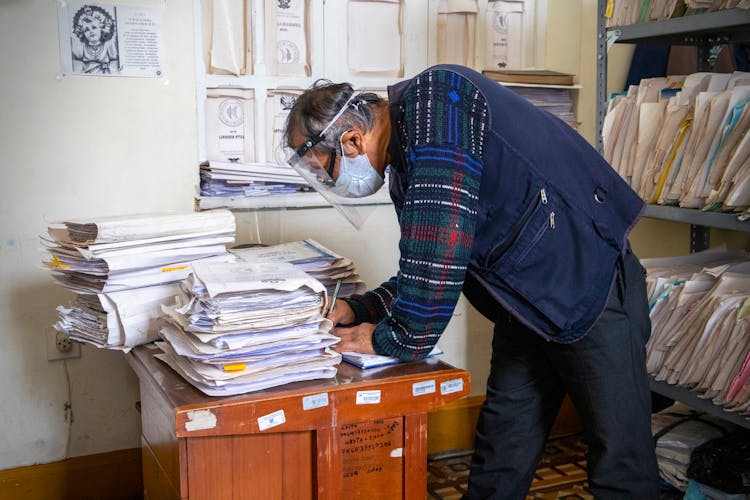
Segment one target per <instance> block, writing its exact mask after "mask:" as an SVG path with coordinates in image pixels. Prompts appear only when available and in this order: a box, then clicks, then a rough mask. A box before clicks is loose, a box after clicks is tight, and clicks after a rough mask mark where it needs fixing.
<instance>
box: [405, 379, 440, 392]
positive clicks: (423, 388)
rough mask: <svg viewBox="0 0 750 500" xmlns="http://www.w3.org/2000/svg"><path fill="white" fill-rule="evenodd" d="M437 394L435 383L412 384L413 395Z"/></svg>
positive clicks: (432, 381)
mask: <svg viewBox="0 0 750 500" xmlns="http://www.w3.org/2000/svg"><path fill="white" fill-rule="evenodd" d="M433 392H435V381H434V380H425V381H424V382H414V383H413V384H411V395H412V396H422V395H424V394H430V393H433Z"/></svg>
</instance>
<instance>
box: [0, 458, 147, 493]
mask: <svg viewBox="0 0 750 500" xmlns="http://www.w3.org/2000/svg"><path fill="white" fill-rule="evenodd" d="M0 498H8V499H10V498H19V499H20V498H23V499H24V500H56V499H61V500H67V499H76V500H78V499H100V498H107V499H120V500H125V499H127V500H131V499H132V500H135V499H142V498H143V480H142V476H141V449H140V448H132V449H129V450H119V451H112V452H108V453H98V454H96V455H86V456H82V457H74V458H69V459H67V460H61V461H59V462H53V463H50V464H39V465H29V466H26V467H16V468H14V469H6V470H0Z"/></svg>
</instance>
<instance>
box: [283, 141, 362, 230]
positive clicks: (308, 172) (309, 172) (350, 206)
mask: <svg viewBox="0 0 750 500" xmlns="http://www.w3.org/2000/svg"><path fill="white" fill-rule="evenodd" d="M331 154H333V153H331ZM275 157H276V162H277V163H278V164H279V165H288V166H290V167H292V168H293V169H294V170H295V171H296V172H297V173H298V174H299V175H301V176H302V177H303V178H304V179H305V180H306V181H307V183H308V184H309V185H310V187H312V188H313V189H314V190H315V191H317V192H318V193H320V195H321V196H322V197H323V198H325V199H326V201H328V202H329V203H330V204H331V205H333V207H334V208H335V209H336V210H338V211H339V213H340V214H341V215H343V216H344V217H345V218H346V220H348V221H349V222H350V223H351V224H352V225H353V226H354V227H356V228H357V229H360V228H361V227H362V224H364V222H365V219H366V216H365V215H364V213H363V211H362V210H361V209H359V208H358V207H357V206H356V205H355V203H356V202H355V201H354V199H352V198H346V197H343V196H341V195H338V194H336V193H335V192H333V191H332V189H333V188H334V187H335V186H336V182H335V181H334V180H333V179H332V178H331V176H330V175H328V169H327V167H326V166H324V165H323V164H321V163H320V161H318V159H317V157H315V156H314V155H313V154H312V152H310V151H308V152H307V153H306V154H304V155H303V156H300V155H298V154H297V152H296V151H295V150H293V149H292V148H290V147H288V146H280V147H278V148H277V149H276V151H275Z"/></svg>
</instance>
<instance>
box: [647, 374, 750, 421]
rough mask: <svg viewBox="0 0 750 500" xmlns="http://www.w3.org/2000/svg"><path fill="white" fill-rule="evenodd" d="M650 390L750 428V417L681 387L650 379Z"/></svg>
mask: <svg viewBox="0 0 750 500" xmlns="http://www.w3.org/2000/svg"><path fill="white" fill-rule="evenodd" d="M650 384H651V390H652V391H653V392H656V393H658V394H661V395H662V396H666V397H668V398H670V399H675V400H678V401H682V402H683V403H685V404H686V405H688V406H691V407H693V408H695V409H696V410H699V411H703V412H706V413H708V414H709V415H713V416H715V417H719V418H721V419H723V420H726V421H727V422H732V423H733V424H735V425H739V426H741V427H745V428H748V429H750V419H748V418H746V417H743V416H742V415H739V414H737V413H731V412H728V411H726V410H724V409H723V408H722V407H720V406H717V405H715V404H713V403H712V402H711V400H710V399H702V398H700V397H698V394H696V393H695V392H691V391H689V390H687V389H683V388H682V387H679V386H676V385H672V384H668V383H666V382H661V381H658V380H654V379H651V381H650Z"/></svg>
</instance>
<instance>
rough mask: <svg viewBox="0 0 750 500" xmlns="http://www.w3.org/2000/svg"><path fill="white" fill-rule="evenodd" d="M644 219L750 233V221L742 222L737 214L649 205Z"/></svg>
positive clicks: (644, 213)
mask: <svg viewBox="0 0 750 500" xmlns="http://www.w3.org/2000/svg"><path fill="white" fill-rule="evenodd" d="M643 216H644V217H649V218H652V219H663V220H670V221H674V222H684V223H686V224H694V225H698V226H705V227H717V228H720V229H729V230H730V231H743V232H750V220H747V221H741V220H739V219H738V218H737V214H730V213H722V212H704V211H702V210H698V209H695V208H680V207H668V206H665V205H647V206H646V209H645V210H644V212H643Z"/></svg>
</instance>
